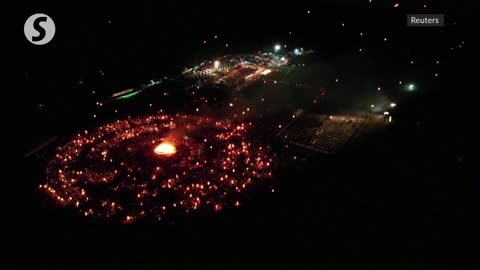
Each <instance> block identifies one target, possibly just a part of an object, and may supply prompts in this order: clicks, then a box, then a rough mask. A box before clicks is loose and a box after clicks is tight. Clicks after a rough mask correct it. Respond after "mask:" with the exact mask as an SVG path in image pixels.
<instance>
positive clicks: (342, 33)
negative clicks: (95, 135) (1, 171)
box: [1, 0, 480, 269]
mask: <svg viewBox="0 0 480 270" xmlns="http://www.w3.org/2000/svg"><path fill="white" fill-rule="evenodd" d="M396 4H398V5H396ZM470 5H471V4H467V3H464V2H460V1H402V0H398V1H396V0H394V1H390V0H388V1H380V0H371V1H370V0H361V1H290V2H288V1H287V2H281V1H222V2H210V1H209V2H207V1H195V2H193V3H192V2H190V1H169V2H165V1H134V2H132V3H130V4H126V3H123V2H122V3H120V2H119V1H106V2H103V3H93V2H92V3H88V2H85V1H82V2H75V3H74V2H72V3H70V2H66V1H35V2H32V3H28V4H27V3H21V2H18V3H15V4H13V6H12V7H11V9H10V10H7V9H5V10H4V13H5V14H4V16H5V17H7V20H8V24H7V27H6V28H7V29H6V31H7V38H6V39H5V40H4V41H3V43H4V44H5V45H6V50H5V52H7V54H8V55H7V58H6V59H7V60H6V62H5V63H6V64H5V65H4V67H5V68H6V69H5V70H6V72H7V73H5V71H4V75H7V77H8V78H7V81H8V82H7V84H6V85H5V89H4V91H5V93H6V95H7V98H6V99H5V102H4V108H3V110H6V113H5V114H4V117H7V118H8V119H7V123H9V124H8V126H7V127H6V128H5V131H7V132H8V133H9V134H10V135H11V136H12V137H15V139H12V140H11V144H10V142H8V143H9V144H10V145H11V146H14V149H15V151H14V152H15V156H23V154H24V153H25V152H26V151H28V149H31V148H32V147H33V146H35V145H37V144H39V143H40V142H41V141H42V140H45V139H46V138H48V137H50V136H53V135H57V134H63V133H68V132H71V130H72V129H73V130H74V129H75V126H76V125H77V124H78V123H85V122H86V121H87V120H86V119H90V118H89V117H90V115H91V113H92V111H94V110H95V106H94V104H95V102H96V101H98V100H101V99H102V98H104V97H106V96H108V95H111V94H112V93H114V92H118V91H120V90H123V89H127V88H132V87H137V86H138V85H140V84H142V83H145V82H148V81H149V80H150V79H153V78H162V77H163V76H174V75H176V74H178V73H179V72H180V71H181V70H183V69H184V68H185V67H190V66H193V65H196V64H198V63H199V62H201V61H204V60H206V59H210V58H212V57H219V56H222V55H225V54H230V53H254V52H257V51H265V50H271V48H272V47H273V45H274V44H277V43H280V44H286V45H287V48H296V47H304V48H312V49H314V50H315V53H316V56H317V57H318V59H320V61H321V62H322V65H323V66H322V71H325V72H324V73H322V74H319V77H321V78H322V79H321V81H322V83H324V84H325V88H326V89H327V91H328V92H329V94H331V96H333V99H334V100H337V101H338V102H339V104H343V106H345V107H352V106H368V104H370V103H371V102H375V100H376V98H378V95H379V94H380V93H381V95H382V96H386V97H388V98H389V99H392V100H396V101H398V103H401V106H399V108H398V119H399V121H398V123H399V124H398V126H396V127H395V129H394V131H393V132H392V133H393V135H391V136H392V137H391V138H392V140H391V142H392V143H391V144H390V143H389V144H386V145H388V147H383V146H382V147H373V148H368V147H367V149H363V150H362V151H364V152H363V153H352V154H351V155H348V156H346V157H341V158H339V159H338V161H331V160H329V161H326V163H325V164H327V166H328V164H334V165H332V167H335V166H338V170H340V171H342V170H344V169H343V166H347V167H349V166H351V167H353V168H356V169H358V170H362V169H361V168H365V171H363V170H362V173H359V174H358V175H355V174H354V173H351V174H350V173H348V172H343V173H341V176H339V177H335V173H336V171H335V170H333V169H331V170H332V171H329V172H326V174H327V175H328V176H326V177H325V181H323V182H322V183H321V184H320V183H318V182H317V183H315V184H307V185H306V186H309V187H310V188H306V189H307V190H304V189H302V188H301V187H300V186H305V184H299V183H298V182H297V181H300V182H301V180H302V179H304V181H322V180H321V179H322V177H318V178H316V177H313V178H312V177H311V175H312V174H314V173H318V171H316V170H318V169H316V168H315V165H306V167H307V169H305V172H303V173H302V172H301V173H299V175H293V174H292V173H291V172H284V175H283V176H281V177H280V178H281V180H279V182H280V184H279V185H280V188H282V187H283V188H284V190H288V192H285V193H284V194H283V195H279V196H280V199H278V198H276V199H274V200H273V201H267V202H265V201H262V202H260V203H259V206H258V207H257V208H256V207H255V206H251V207H247V208H245V209H242V210H239V213H233V214H232V213H228V214H226V215H225V216H223V217H222V216H221V217H214V218H208V217H204V218H199V219H198V220H193V221H192V220H187V221H184V222H182V223H180V224H178V225H158V224H154V225H151V224H148V225H139V226H131V227H128V226H127V227H122V226H113V227H110V225H108V226H107V225H102V224H96V223H90V222H85V221H81V220H78V219H75V218H71V217H69V218H63V217H62V216H56V214H51V213H44V212H42V211H49V210H46V209H48V207H45V206H44V205H43V204H44V202H39V199H38V198H37V196H36V195H34V194H32V193H34V192H35V190H34V189H32V188H31V186H35V185H36V183H37V182H36V180H34V178H35V177H41V176H37V175H31V174H30V173H29V168H31V166H34V167H35V164H34V165H32V163H33V162H31V161H26V160H22V159H19V164H17V165H16V166H15V167H12V168H13V170H12V173H11V174H10V173H9V174H8V175H10V176H9V177H6V178H5V179H4V180H5V182H9V183H7V184H6V185H7V187H8V188H6V190H10V191H11V192H9V194H8V196H7V198H8V200H9V201H10V203H9V204H8V207H9V208H10V210H9V211H8V212H7V213H5V214H4V217H5V219H6V220H8V221H9V222H10V221H11V222H12V227H11V228H10V231H7V233H8V234H10V236H9V237H8V238H9V239H8V240H9V241H8V245H9V247H10V248H9V249H10V250H11V252H12V256H10V258H14V260H13V261H12V262H10V261H4V260H2V262H1V263H2V264H4V263H5V264H6V265H8V267H7V268H6V269H17V268H21V266H25V265H23V264H25V263H34V265H37V266H38V267H40V268H41V269H43V267H45V268H48V267H59V266H64V267H68V268H71V267H73V266H76V265H80V264H82V265H83V264H85V265H90V267H92V268H94V269H95V268H97V267H98V268H99V267H100V266H106V267H107V268H105V269H110V268H112V269H119V268H122V267H128V268H133V267H135V268H137V267H138V268H143V267H144V268H154V266H156V269H159V268H161V267H162V266H163V267H165V268H168V269H174V268H175V269H176V268H180V267H189V268H196V269H203V268H206V269H211V268H213V267H218V268H219V269H227V268H232V267H238V268H244V267H255V266H262V267H265V268H277V269H323V268H325V269H332V268H347V269H392V268H399V269H434V268H436V269H438V268H445V269H477V267H478V266H479V265H478V262H475V260H474V259H473V258H475V257H476V254H477V253H478V244H477V243H476V242H475V240H474V239H477V238H476V233H474V231H475V229H476V226H477V225H480V224H479V218H478V210H479V209H478V203H479V201H478V198H477V197H478V192H480V185H479V184H478V183H477V182H478V180H479V174H478V172H477V171H476V169H475V168H476V165H478V164H477V163H476V161H475V160H478V158H475V156H476V155H477V153H474V150H473V148H474V145H476V144H478V137H477V136H475V134H476V133H475V129H477V128H476V127H475V125H476V123H477V122H478V121H477V120H476V117H475V115H476V113H475V103H476V100H475V91H476V90H475V89H476V88H475V84H474V82H473V80H474V79H476V70H477V68H476V66H475V65H474V60H473V54H474V51H475V50H476V49H475V48H476V47H475V45H474V43H473V42H474V39H475V38H476V36H477V35H478V29H477V28H476V26H477V25H478V24H476V23H475V21H474V20H473V18H474V16H473V11H474V10H475V9H474V8H473V7H470ZM40 12H41V13H45V14H47V15H49V16H50V17H51V18H52V19H53V20H54V21H55V24H56V34H55V37H54V38H53V40H52V41H51V42H50V43H49V44H47V45H44V46H35V45H32V44H30V43H29V42H28V41H27V40H26V38H25V36H24V34H23V24H24V22H25V20H26V19H27V18H28V17H29V16H30V15H31V14H34V13H40ZM422 13H426V14H445V26H444V27H425V28H414V27H407V26H406V15H407V14H422ZM319 73H320V71H319ZM337 80H338V81H337ZM408 83H414V84H415V85H416V91H415V92H414V93H407V92H406V91H405V85H407V84H408ZM92 91H93V92H92ZM10 120H11V122H12V123H11V124H10ZM370 149H371V151H370ZM365 150H368V151H365ZM396 151H398V152H396ZM396 153H398V154H396ZM15 160H16V159H15ZM359 160H362V161H361V162H360V161H359ZM340 161H341V162H342V164H346V165H341V166H340V165H338V163H340ZM376 162H379V165H378V166H379V167H380V168H379V167H377V166H375V165H374V164H375V163H376ZM362 166H364V167H362ZM352 171H354V170H352ZM352 179H355V180H352ZM39 205H42V206H39ZM252 208H256V209H252ZM52 211H54V210H52ZM51 216H55V217H53V218H52V217H51ZM13 228H15V229H13ZM4 255H5V254H4ZM240 265H242V266H240ZM475 266H476V267H475Z"/></svg>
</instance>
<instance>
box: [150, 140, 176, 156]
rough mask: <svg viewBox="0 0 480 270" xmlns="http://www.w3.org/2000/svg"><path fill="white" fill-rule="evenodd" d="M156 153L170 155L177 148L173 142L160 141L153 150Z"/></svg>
mask: <svg viewBox="0 0 480 270" xmlns="http://www.w3.org/2000/svg"><path fill="white" fill-rule="evenodd" d="M153 151H154V152H155V154H157V155H163V156H170V155H173V154H175V153H176V152H177V149H176V148H175V146H174V145H173V144H170V143H161V144H159V145H157V147H155V150H153Z"/></svg>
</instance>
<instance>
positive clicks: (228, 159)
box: [40, 115, 273, 223]
mask: <svg viewBox="0 0 480 270" xmlns="http://www.w3.org/2000/svg"><path fill="white" fill-rule="evenodd" d="M250 128H251V125H250V124H248V123H239V124H233V123H230V122H226V121H216V120H213V119H211V118H203V117H191V116H185V115H177V116H168V115H155V116H149V117H138V118H130V119H127V120H121V121H116V122H114V123H111V124H106V125H103V126H100V127H99V128H97V129H95V130H93V131H84V132H82V133H80V134H78V135H77V136H75V137H74V138H72V140H71V141H70V142H69V143H67V144H66V145H64V146H61V147H60V148H59V149H58V152H57V154H56V156H55V157H54V159H53V160H52V161H51V162H50V164H49V165H48V169H47V180H46V182H45V183H43V184H41V185H40V188H41V189H42V190H44V191H45V192H47V194H48V195H50V197H52V198H53V199H54V200H55V201H56V202H57V203H59V204H61V205H64V206H66V207H72V208H76V209H77V210H78V211H79V212H80V213H81V214H82V215H85V216H93V217H96V218H100V219H106V220H118V221H121V222H126V223H130V222H134V221H136V220H138V219H142V218H150V219H152V218H153V219H158V220H161V219H163V218H166V217H170V216H172V215H177V214H179V213H187V212H194V211H200V210H207V211H218V210H221V209H222V208H225V207H236V206H239V205H240V204H241V200H242V193H243V191H245V190H248V189H250V188H251V187H252V186H254V185H255V184H261V183H263V182H264V181H266V180H268V179H269V178H270V177H271V175H272V171H271V167H272V165H273V164H272V163H273V160H272V157H271V156H270V153H269V149H268V147H267V146H263V145H257V144H256V143H254V142H252V141H250V140H249V139H248V130H249V129H250ZM264 184H268V181H267V182H265V183H264Z"/></svg>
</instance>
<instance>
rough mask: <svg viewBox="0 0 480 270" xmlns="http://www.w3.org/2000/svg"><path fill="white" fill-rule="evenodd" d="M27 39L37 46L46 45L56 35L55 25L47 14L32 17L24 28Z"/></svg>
mask: <svg viewBox="0 0 480 270" xmlns="http://www.w3.org/2000/svg"><path fill="white" fill-rule="evenodd" d="M23 31H24V32H25V37H27V39H28V41H30V42H31V43H33V44H35V45H45V44H47V43H48V42H50V40H52V38H53V36H54V35H55V23H53V20H52V18H50V17H49V16H48V15H46V14H42V13H37V14H33V15H32V16H30V17H29V18H28V19H27V21H26V22H25V25H24V27H23Z"/></svg>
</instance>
